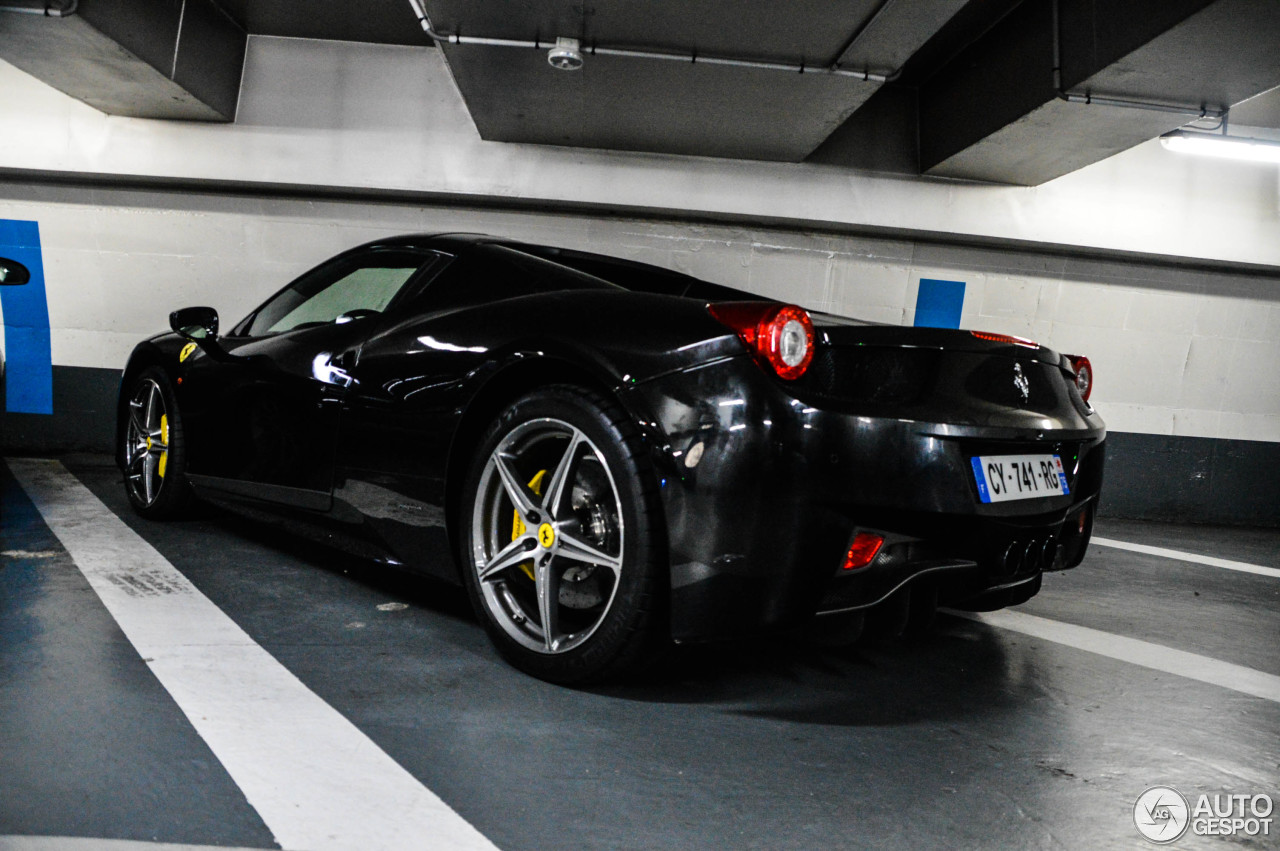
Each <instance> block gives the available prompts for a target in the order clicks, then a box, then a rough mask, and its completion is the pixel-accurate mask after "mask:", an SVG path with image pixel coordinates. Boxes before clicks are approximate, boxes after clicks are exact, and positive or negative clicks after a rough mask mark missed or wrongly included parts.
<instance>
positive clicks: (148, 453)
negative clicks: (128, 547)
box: [120, 367, 191, 520]
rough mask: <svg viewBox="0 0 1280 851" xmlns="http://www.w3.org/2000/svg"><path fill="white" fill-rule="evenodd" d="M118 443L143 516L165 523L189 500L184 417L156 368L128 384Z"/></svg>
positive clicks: (127, 480)
mask: <svg viewBox="0 0 1280 851" xmlns="http://www.w3.org/2000/svg"><path fill="white" fill-rule="evenodd" d="M127 398H128V403H127V404H128V409H127V410H126V411H125V423H124V428H122V429H121V431H120V435H121V440H123V441H124V446H123V447H122V451H121V457H123V458H124V487H125V492H126V493H127V494H128V496H129V503H130V504H131V505H132V506H133V508H134V510H135V511H137V512H138V513H139V514H141V515H142V516H143V517H148V518H151V519H153V520H163V519H169V518H172V517H175V516H178V515H179V514H181V513H182V512H183V511H184V510H185V509H186V508H187V506H188V504H189V503H190V501H191V491H190V487H189V486H188V485H187V482H186V479H185V478H184V477H183V472H184V471H185V469H186V445H185V442H184V438H183V433H182V418H181V416H180V415H179V413H178V405H177V401H176V399H175V398H174V394H173V388H172V386H171V385H170V383H169V377H168V375H166V374H165V372H164V370H162V369H160V368H159V367H149V368H147V369H144V370H143V371H142V372H140V373H139V374H138V375H137V376H136V377H135V378H134V379H133V381H132V383H131V384H130V385H129V390H128V397H127Z"/></svg>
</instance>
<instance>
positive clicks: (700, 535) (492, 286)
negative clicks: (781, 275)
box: [117, 235, 1105, 682]
mask: <svg viewBox="0 0 1280 851" xmlns="http://www.w3.org/2000/svg"><path fill="white" fill-rule="evenodd" d="M170 324H171V325H172V326H173V333H165V334H162V335H159V336H156V337H153V338H151V339H149V340H147V341H145V342H143V343H141V344H139V345H138V347H137V348H136V349H135V350H134V352H133V354H132V356H131V358H130V360H129V364H128V366H127V368H126V369H125V372H124V376H123V381H122V386H121V394H120V403H119V415H118V441H117V444H118V455H117V461H118V463H119V465H120V467H121V469H122V470H123V471H124V473H125V477H126V489H127V491H128V495H129V499H130V501H131V503H132V504H133V506H134V508H135V509H137V511H138V512H139V513H141V514H142V515H144V516H146V517H153V518H164V517H170V516H173V515H175V514H177V513H179V512H180V511H181V510H182V509H183V508H184V507H185V506H186V505H187V504H188V502H189V501H190V499H191V498H192V497H193V496H194V497H201V498H204V499H206V500H209V501H211V502H216V503H219V504H224V505H227V506H230V507H237V508H239V509H241V510H245V511H250V512H252V513H255V514H257V515H259V516H270V517H273V518H275V519H276V520H278V521H283V522H284V523H286V524H288V525H291V526H292V527H293V528H295V529H297V530H299V531H303V532H307V533H310V534H312V535H314V536H319V537H320V538H322V539H323V540H325V541H328V542H330V543H332V544H334V545H337V546H340V547H343V548H346V549H348V550H351V551H354V552H357V553H360V554H362V555H366V556H372V557H374V558H376V559H380V560H382V561H385V562H388V563H393V564H397V565H403V566H405V567H408V568H412V569H415V570H419V571H422V572H424V573H427V574H433V575H436V576H439V577H443V578H445V579H447V580H450V581H453V582H461V583H462V584H463V585H465V586H466V589H467V591H468V593H469V595H470V598H471V600H472V602H473V604H474V606H475V609H476V612H477V615H478V616H479V618H480V620H481V621H482V622H483V624H484V626H485V628H486V629H487V631H488V633H489V635H490V636H491V637H492V639H493V642H494V643H495V644H496V646H497V648H498V649H499V651H501V653H502V654H503V655H504V656H505V657H506V658H507V659H508V660H510V661H511V662H512V663H513V664H515V665H516V666H518V667H519V668H521V669H523V670H525V671H527V672H529V673H531V674H534V675H535V676H538V677H543V678H545V679H549V680H554V681H559V682H577V681H583V680H587V679H598V678H602V677H608V676H615V675H618V674H620V673H622V672H623V671H625V670H628V669H630V668H632V667H633V666H635V665H636V664H637V663H639V662H640V661H642V660H644V659H646V658H648V657H650V656H651V655H652V654H654V653H655V651H656V650H657V649H658V648H660V647H661V646H662V645H663V644H665V643H668V642H670V641H672V640H676V641H686V640H701V639H709V638H718V637H726V636H732V635H736V634H740V633H742V632H745V631H752V630H759V629H761V628H766V627H783V626H790V625H801V624H806V623H810V624H818V625H822V624H838V625H839V629H838V630H834V631H837V632H838V631H843V632H845V633H846V634H847V633H849V632H851V631H853V632H856V628H857V625H858V624H859V623H862V622H863V620H864V618H863V615H864V614H866V615H868V617H869V618H871V619H872V620H875V621H877V622H886V621H887V622H889V623H893V622H902V621H904V620H905V619H908V618H924V619H926V620H927V619H928V617H929V616H930V615H931V613H932V612H933V611H934V610H935V609H936V607H937V605H938V603H939V602H940V601H941V602H943V603H947V604H950V605H955V606H961V607H966V608H970V609H990V608H998V607H1000V606H1006V605H1011V604H1014V603H1018V602H1022V601H1024V600H1026V599H1028V598H1029V597H1031V596H1032V595H1033V594H1035V593H1036V591H1037V590H1039V587H1040V579H1041V574H1042V572H1043V571H1047V570H1059V569H1063V568H1068V567H1073V566H1074V565H1076V564H1078V563H1079V562H1080V560H1081V559H1082V558H1083V557H1084V552H1085V548H1086V546H1087V544H1088V541H1089V536H1090V532H1091V528H1092V520H1093V515H1094V510H1095V507H1096V505H1097V499H1098V492H1099V488H1100V486H1101V484H1102V467H1103V441H1104V437H1105V429H1104V426H1103V423H1102V420H1101V419H1100V418H1099V417H1098V415H1097V414H1096V413H1095V412H1094V410H1093V409H1092V408H1091V407H1090V405H1089V403H1088V389H1089V383H1090V380H1091V377H1092V376H1091V369H1090V367H1089V366H1088V362H1087V361H1086V360H1085V359H1083V358H1074V357H1069V356H1062V355H1059V354H1058V353H1056V352H1054V351H1051V350H1049V349H1047V348H1044V347H1043V346H1038V345H1036V344H1035V343H1033V342H1030V341H1027V340H1022V339H1019V338H1015V337H1010V336H1006V335H1001V334H986V333H980V332H976V331H975V332H969V331H955V330H941V329H929V328H904V327H897V326H887V325H879V324H872V323H867V322H859V321H855V320H850V319H844V318H839V317H834V316H825V315H820V314H810V313H808V312H806V311H805V310H803V309H801V308H799V307H796V306H794V305H787V304H782V303H778V302H774V301H768V300H763V299H760V298H759V297H757V296H751V295H749V294H746V293H743V292H740V291H737V290H732V289H729V288H726V287H721V286H717V285H715V284H710V283H706V282H704V281H700V280H697V279H694V278H691V277H687V276H685V275H680V274H676V273H674V272H670V271H667V270H663V269H659V268H655V267H651V266H647V265H643V264H638V263H632V262H626V261H622V260H616V259H613V258H609V257H603V256H599V255H593V254H586V253H582V252H577V251H569V250H564V249H558V248H551V247H546V246H539V245H527V244H521V243H517V242H513V241H509V240H503V239H497V238H492V237H486V236H478V235H443V236H405V237H398V238H395V239H386V240H381V241H378V242H375V243H371V244H368V245H364V246H361V247H359V248H356V249H353V250H351V251H347V252H345V253H343V254H341V255H339V256H337V257H335V258H334V259H332V260H330V261H328V262H326V263H324V264H322V265H320V266H319V267H317V268H315V269H313V270H312V271H310V272H307V273H306V274H305V275H303V276H302V277H300V278H298V279H297V280H296V281H294V282H293V283H291V284H290V285H289V286H287V287H285V288H284V289H283V290H281V291H280V292H278V293H277V294H275V295H274V296H272V297H271V298H270V299H268V300H267V301H266V302H265V303H264V304H263V305H262V306H261V307H259V308H258V309H256V310H254V311H253V312H252V313H250V314H249V315H248V316H247V317H245V318H244V319H242V320H241V321H240V322H239V323H238V324H236V326H235V327H234V328H232V329H231V331H230V332H229V333H227V334H224V335H221V336H220V335H219V333H218V316H217V313H216V312H215V311H214V310H213V309H211V308H207V307H193V308H187V309H184V310H179V311H176V312H175V313H174V314H173V315H172V316H171V317H170Z"/></svg>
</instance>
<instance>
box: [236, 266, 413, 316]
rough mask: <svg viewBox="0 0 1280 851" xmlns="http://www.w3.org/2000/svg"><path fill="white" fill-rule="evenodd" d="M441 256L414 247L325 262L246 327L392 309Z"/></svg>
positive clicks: (296, 282)
mask: <svg viewBox="0 0 1280 851" xmlns="http://www.w3.org/2000/svg"><path fill="white" fill-rule="evenodd" d="M434 259H435V255H424V254H420V253H417V252H412V251H371V252H368V253H366V254H360V255H357V256H354V257H345V258H342V259H340V260H336V261H334V262H332V263H328V264H326V265H324V266H321V267H320V268H319V269H315V270H313V271H311V272H309V273H307V274H306V275H303V276H302V277H301V278H299V279H298V280H296V281H294V282H293V283H292V284H290V285H289V287H287V288H286V289H285V290H283V291H282V292H280V293H278V294H276V296H275V297H274V298H272V299H271V300H270V301H268V302H267V303H266V304H264V305H263V306H262V307H261V308H259V309H258V312H257V313H256V314H254V316H253V320H252V321H251V322H250V323H249V325H248V326H247V327H246V328H245V329H244V334H245V335H246V336H249V337H262V336H265V335H267V334H279V333H281V332H284V331H294V330H297V329H299V328H310V327H315V326H318V325H327V324H329V323H331V322H334V321H335V320H337V319H338V318H339V317H346V318H347V319H348V320H351V319H360V318H363V317H365V316H373V315H376V314H379V313H381V312H382V311H384V310H386V308H387V305H388V304H390V303H391V300H392V299H393V298H395V296H396V294H397V293H398V292H400V290H401V289H402V288H403V287H404V285H405V284H406V283H407V282H408V281H409V279H410V278H411V277H413V275H414V273H415V272H417V271H418V269H419V268H421V267H422V266H424V265H427V264H429V263H430V262H432V261H433V260H434Z"/></svg>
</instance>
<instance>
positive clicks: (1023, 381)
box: [1013, 363, 1031, 405]
mask: <svg viewBox="0 0 1280 851" xmlns="http://www.w3.org/2000/svg"><path fill="white" fill-rule="evenodd" d="M1013 386H1014V387H1017V388H1018V392H1019V393H1021V394H1022V404H1024V405H1025V404H1026V403H1027V402H1029V401H1031V382H1030V381H1028V380H1027V377H1026V376H1025V375H1023V374H1022V364H1020V363H1015V364H1014V365H1013Z"/></svg>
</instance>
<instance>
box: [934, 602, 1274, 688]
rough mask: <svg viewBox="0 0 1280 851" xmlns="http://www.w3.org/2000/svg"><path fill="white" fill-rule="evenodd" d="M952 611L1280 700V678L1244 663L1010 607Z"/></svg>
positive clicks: (1107, 655) (1182, 675) (1077, 646)
mask: <svg viewBox="0 0 1280 851" xmlns="http://www.w3.org/2000/svg"><path fill="white" fill-rule="evenodd" d="M948 611H951V610H948ZM951 614H954V615H959V616H960V617H963V618H969V619H970V620H975V621H978V622H979V623H985V624H988V625H990V626H994V627H999V628H1000V629H1007V630H1010V631H1012V632H1020V633H1022V634H1023V635H1030V636H1034V637H1035V638H1042V639H1044V640H1045V641H1052V642H1054V643H1055V644H1065V645H1066V646H1068V647H1074V648H1076V649H1077V650H1086V651H1088V652H1090V653H1097V654H1098V655H1100V656H1106V657H1108V658H1110V659H1118V660H1120V661H1121V662H1129V663H1131V664H1133V665H1141V666H1142V667H1144V668H1151V669H1153V670H1156V671H1164V672H1165V673H1168V674H1176V675H1178V676H1180V677H1187V678H1188V679H1192V680H1199V681H1200V682H1202V683H1209V684H1211V685H1215V686H1221V687H1222V688H1228V689H1232V690H1233V691H1238V692H1243V693H1244V694H1251V695H1253V696H1254V697H1262V698H1265V699H1267V700H1272V701H1275V702H1277V703H1280V677H1277V676H1274V675H1272V674H1267V673H1263V672H1262V671H1258V670H1255V669H1253V668H1246V667H1245V666H1243V665H1235V664H1232V663H1231V662H1223V661H1221V660H1218V659H1211V658H1209V657H1208V656H1200V655H1199V654H1196V653H1188V652H1186V651H1185V650H1175V649H1173V648H1172V647H1165V646H1164V645H1162V644H1152V643H1150V642H1148V641H1139V640H1138V639H1136V638H1126V637H1124V636H1123V635H1114V634H1112V633H1110V632H1103V631H1101V630H1097V629H1090V628H1088V627H1084V626H1076V625H1074V624H1069V623H1062V622H1061V621H1055V620H1049V619H1048V618H1041V617H1036V616H1035V615H1028V614H1024V613H1022V612H1014V611H1010V610H1008V609H1004V610H1001V611H998V612H983V613H982V614H975V613H971V612H958V611H951Z"/></svg>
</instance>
